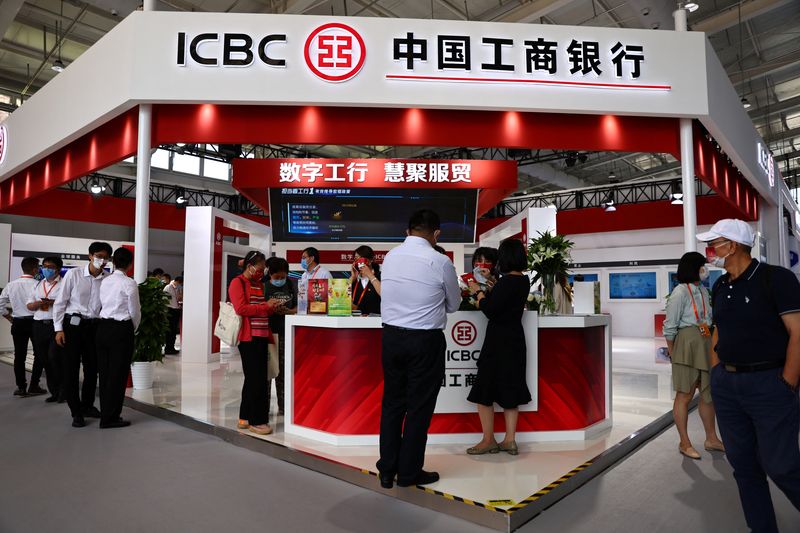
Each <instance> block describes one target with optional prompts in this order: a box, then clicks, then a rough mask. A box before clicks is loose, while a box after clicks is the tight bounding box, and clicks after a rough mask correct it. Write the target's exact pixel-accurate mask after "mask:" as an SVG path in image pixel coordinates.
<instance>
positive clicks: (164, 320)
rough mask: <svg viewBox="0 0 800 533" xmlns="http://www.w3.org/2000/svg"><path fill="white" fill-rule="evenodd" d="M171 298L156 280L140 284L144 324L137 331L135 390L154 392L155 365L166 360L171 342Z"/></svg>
mask: <svg viewBox="0 0 800 533" xmlns="http://www.w3.org/2000/svg"><path fill="white" fill-rule="evenodd" d="M168 300H169V296H168V295H167V293H165V292H164V286H163V285H162V284H161V282H160V281H159V280H158V279H156V278H147V279H146V280H145V281H144V282H142V283H140V284H139V303H140V305H141V307H142V320H141V322H140V323H139V328H138V329H137V330H136V337H135V344H134V346H135V347H134V352H133V363H132V364H131V375H132V377H133V388H134V389H151V388H153V370H154V369H153V364H154V363H155V362H159V363H160V362H162V361H163V360H164V353H163V352H162V351H161V350H162V348H163V346H164V342H165V341H166V338H167V331H168V329H169V320H168V317H167V302H168Z"/></svg>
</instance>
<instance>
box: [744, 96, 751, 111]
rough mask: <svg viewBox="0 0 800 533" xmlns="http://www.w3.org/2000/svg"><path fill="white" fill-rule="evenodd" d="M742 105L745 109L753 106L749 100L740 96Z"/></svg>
mask: <svg viewBox="0 0 800 533" xmlns="http://www.w3.org/2000/svg"><path fill="white" fill-rule="evenodd" d="M742 107H743V108H745V109H750V108H751V107H753V104H751V103H750V100H748V99H747V98H742Z"/></svg>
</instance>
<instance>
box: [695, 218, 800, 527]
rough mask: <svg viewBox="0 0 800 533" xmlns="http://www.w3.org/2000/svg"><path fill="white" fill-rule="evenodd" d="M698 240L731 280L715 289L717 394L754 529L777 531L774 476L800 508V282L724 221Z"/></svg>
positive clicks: (736, 225)
mask: <svg viewBox="0 0 800 533" xmlns="http://www.w3.org/2000/svg"><path fill="white" fill-rule="evenodd" d="M697 239H698V240H700V241H703V242H705V243H706V245H707V248H706V258H707V259H708V262H709V263H711V264H712V265H714V266H717V267H720V268H724V269H725V270H726V274H725V275H723V276H721V277H720V278H719V280H717V282H716V283H715V284H714V288H713V290H712V303H713V309H714V323H715V326H716V328H715V330H714V335H713V338H712V346H714V348H713V349H712V352H711V364H712V369H711V378H710V379H711V396H712V398H713V400H714V406H715V408H716V412H717V420H718V422H719V429H720V433H721V434H722V440H723V441H724V442H725V448H726V453H727V456H728V461H729V462H730V464H731V466H732V467H733V475H734V477H735V478H736V483H737V484H738V486H739V496H740V498H741V501H742V507H743V509H744V515H745V519H746V520H747V525H748V526H749V527H750V529H752V530H753V531H757V532H777V531H778V526H777V523H776V520H775V510H774V508H773V506H772V499H771V497H770V493H769V485H768V484H767V476H769V477H770V478H771V479H772V480H773V481H774V482H775V484H776V485H777V486H778V487H779V488H780V489H781V490H782V491H783V492H784V494H786V496H787V497H788V498H789V500H790V501H791V502H792V504H794V506H795V507H797V509H798V510H800V446H798V434H799V433H800V399H799V398H798V393H797V388H798V382H800V283H798V281H797V277H795V275H794V274H793V273H792V272H791V271H790V270H787V269H785V268H782V267H778V266H773V265H767V264H762V263H759V262H758V261H757V260H755V259H753V258H752V257H751V256H750V251H751V248H752V246H753V243H754V240H755V236H754V235H753V230H752V229H751V228H750V226H749V225H748V224H747V223H746V222H743V221H741V220H734V219H725V220H720V221H719V222H717V223H716V224H714V226H713V227H712V228H711V230H710V231H708V232H706V233H701V234H699V235H698V236H697Z"/></svg>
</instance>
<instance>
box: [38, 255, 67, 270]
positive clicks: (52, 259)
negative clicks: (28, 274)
mask: <svg viewBox="0 0 800 533" xmlns="http://www.w3.org/2000/svg"><path fill="white" fill-rule="evenodd" d="M45 263H53V264H54V265H55V266H56V268H57V269H58V270H61V268H62V267H63V266H64V261H62V260H61V258H60V257H58V256H55V255H51V256H49V257H45V258H44V259H42V264H45Z"/></svg>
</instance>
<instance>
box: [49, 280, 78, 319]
mask: <svg viewBox="0 0 800 533" xmlns="http://www.w3.org/2000/svg"><path fill="white" fill-rule="evenodd" d="M74 277H75V276H74V275H73V274H72V271H71V270H70V271H69V272H67V273H66V274H65V275H64V279H63V280H62V281H61V283H62V284H63V285H61V292H59V293H58V296H56V301H55V302H54V303H53V329H54V330H56V331H64V315H65V314H66V312H67V303H69V297H70V294H71V293H72V285H73V284H74V281H73V279H72V278H74Z"/></svg>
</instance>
